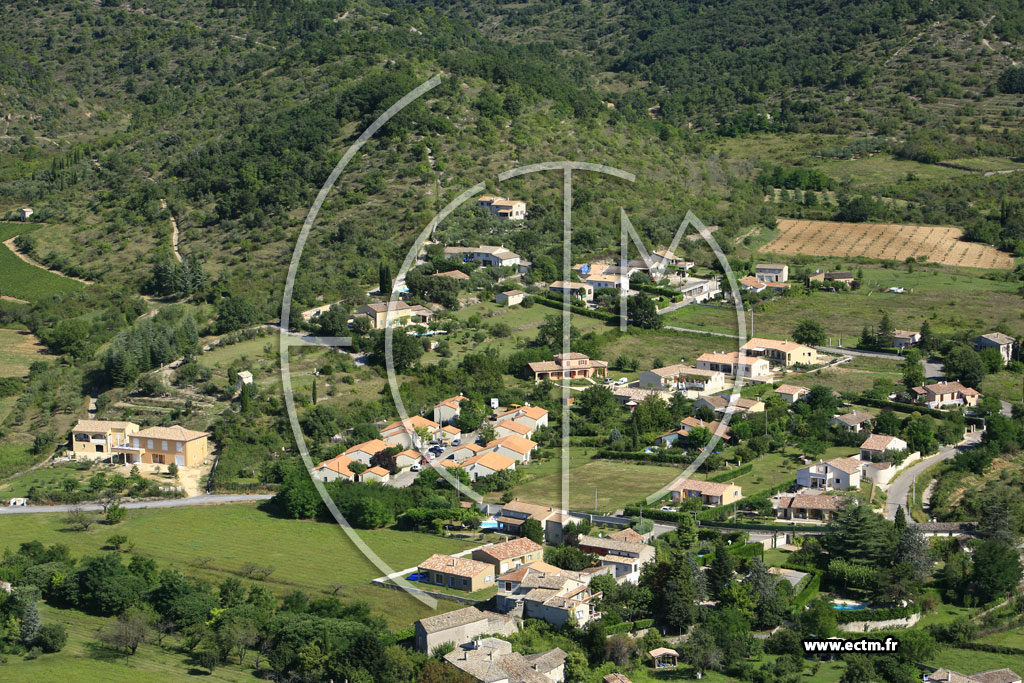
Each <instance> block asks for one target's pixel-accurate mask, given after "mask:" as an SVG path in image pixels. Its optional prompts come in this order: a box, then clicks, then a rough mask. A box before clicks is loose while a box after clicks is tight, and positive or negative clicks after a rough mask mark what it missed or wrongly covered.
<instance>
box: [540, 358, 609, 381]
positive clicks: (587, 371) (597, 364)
mask: <svg viewBox="0 0 1024 683" xmlns="http://www.w3.org/2000/svg"><path fill="white" fill-rule="evenodd" d="M527 368H528V369H529V372H530V374H531V375H533V379H534V381H535V382H542V381H544V380H546V379H551V380H556V379H577V378H579V379H584V378H589V377H607V376H608V362H607V361H603V360H591V359H590V356H588V355H586V354H583V353H559V354H557V355H556V356H555V358H554V360H544V361H538V362H536V363H530V364H528V365H527Z"/></svg>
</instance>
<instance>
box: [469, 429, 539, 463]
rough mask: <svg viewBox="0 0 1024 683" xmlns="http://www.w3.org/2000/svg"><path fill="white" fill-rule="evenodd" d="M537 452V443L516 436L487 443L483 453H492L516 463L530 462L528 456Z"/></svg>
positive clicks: (503, 437) (512, 435) (504, 437)
mask: <svg viewBox="0 0 1024 683" xmlns="http://www.w3.org/2000/svg"><path fill="white" fill-rule="evenodd" d="M535 450H537V442H536V441H532V440H530V439H527V438H524V437H522V436H519V435H517V434H509V435H508V436H502V437H499V438H497V439H495V440H494V441H488V442H487V445H486V446H484V449H483V451H481V453H483V452H488V451H493V452H495V453H497V454H498V455H504V456H505V457H506V458H512V459H513V460H515V461H516V462H522V463H526V462H530V456H532V455H533V452H534V451H535Z"/></svg>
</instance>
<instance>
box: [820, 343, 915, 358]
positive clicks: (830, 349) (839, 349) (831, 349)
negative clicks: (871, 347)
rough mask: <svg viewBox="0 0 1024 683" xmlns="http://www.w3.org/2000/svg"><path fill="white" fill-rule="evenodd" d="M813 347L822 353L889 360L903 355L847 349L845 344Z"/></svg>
mask: <svg viewBox="0 0 1024 683" xmlns="http://www.w3.org/2000/svg"><path fill="white" fill-rule="evenodd" d="M814 348H815V349H817V350H818V351H821V352H823V353H833V354H838V355H847V356H868V357H870V358H888V359H889V360H899V361H901V360H903V356H901V355H899V354H896V353H882V352H881V351H861V350H859V349H848V348H846V347H845V346H815V347H814Z"/></svg>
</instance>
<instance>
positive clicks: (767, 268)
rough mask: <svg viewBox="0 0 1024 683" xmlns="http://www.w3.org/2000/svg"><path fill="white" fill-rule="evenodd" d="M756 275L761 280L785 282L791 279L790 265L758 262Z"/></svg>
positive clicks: (755, 269) (755, 267)
mask: <svg viewBox="0 0 1024 683" xmlns="http://www.w3.org/2000/svg"><path fill="white" fill-rule="evenodd" d="M754 275H756V276H757V279H758V280H760V281H761V282H785V281H786V280H788V279H789V266H787V265H785V264H782V263H758V264H757V265H755V266H754Z"/></svg>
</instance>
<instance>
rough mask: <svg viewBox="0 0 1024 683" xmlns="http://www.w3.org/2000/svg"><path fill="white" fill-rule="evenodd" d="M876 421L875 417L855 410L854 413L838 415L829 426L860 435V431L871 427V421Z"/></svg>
mask: <svg viewBox="0 0 1024 683" xmlns="http://www.w3.org/2000/svg"><path fill="white" fill-rule="evenodd" d="M874 419H875V416H874V415H872V414H871V413H862V412H860V411H857V410H854V411H853V412H852V413H845V414H843V415H836V416H834V417H833V418H832V419H831V420H830V421H829V424H830V425H832V426H834V427H839V428H840V429H845V430H846V431H848V432H853V433H854V434H859V433H860V430H862V429H867V428H868V427H869V426H870V425H871V421H872V420H874Z"/></svg>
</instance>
